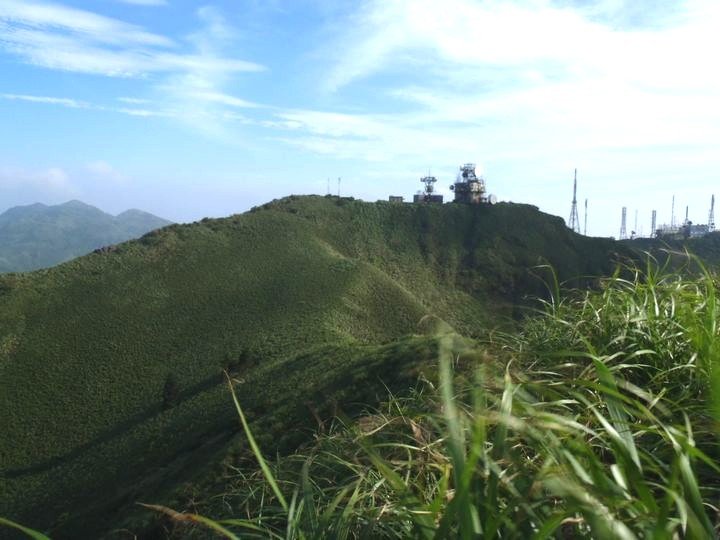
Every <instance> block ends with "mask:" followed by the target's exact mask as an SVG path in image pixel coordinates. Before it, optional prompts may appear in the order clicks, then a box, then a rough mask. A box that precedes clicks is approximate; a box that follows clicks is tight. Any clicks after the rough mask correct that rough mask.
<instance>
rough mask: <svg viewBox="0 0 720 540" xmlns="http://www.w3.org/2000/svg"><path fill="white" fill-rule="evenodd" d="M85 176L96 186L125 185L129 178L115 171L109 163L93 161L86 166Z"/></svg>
mask: <svg viewBox="0 0 720 540" xmlns="http://www.w3.org/2000/svg"><path fill="white" fill-rule="evenodd" d="M84 172H85V174H86V175H87V177H88V179H89V180H90V181H91V182H93V183H95V184H103V185H106V184H108V183H109V184H125V183H126V182H127V181H128V178H127V176H125V175H124V174H123V173H121V172H120V171H118V170H117V169H115V168H114V167H113V166H112V165H110V164H109V163H108V162H107V161H102V160H99V161H93V162H90V163H88V164H86V165H85V171H84Z"/></svg>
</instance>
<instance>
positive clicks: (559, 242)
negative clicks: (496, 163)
mask: <svg viewBox="0 0 720 540" xmlns="http://www.w3.org/2000/svg"><path fill="white" fill-rule="evenodd" d="M628 256H631V252H630V251H629V250H627V249H626V248H623V247H622V246H618V245H617V244H616V243H615V242H612V241H610V240H605V239H593V238H585V237H581V236H579V235H576V234H573V233H572V232H570V231H569V230H568V229H567V228H566V227H565V225H564V223H563V222H562V220H561V219H559V218H555V217H551V216H548V215H545V214H542V213H540V212H538V211H537V209H536V208H534V207H530V206H524V205H512V204H499V205H496V206H492V207H490V206H483V207H468V206H458V205H443V206H415V205H393V204H387V203H374V204H372V203H363V202H359V201H353V200H349V199H340V198H337V197H289V198H286V199H282V200H280V201H274V202H273V203H269V204H267V205H265V206H263V207H261V208H256V209H253V211H250V212H248V213H246V214H243V215H236V216H232V217H230V218H226V219H219V220H203V221H202V222H199V223H195V224H190V225H173V226H169V227H166V228H164V229H161V230H158V231H154V232H152V233H149V234H147V235H145V236H144V237H142V238H141V239H139V240H137V241H131V242H127V243H124V244H121V245H119V246H117V248H116V249H114V250H113V251H104V252H99V253H93V254H90V255H88V256H86V257H81V258H79V259H76V260H73V261H70V262H68V263H66V264H63V265H61V266H58V267H56V268H52V269H49V270H42V271H38V272H34V273H31V274H9V275H5V276H0V332H1V334H0V426H2V432H3V434H4V436H3V437H2V438H1V439H0V456H2V458H3V459H2V461H0V464H1V465H0V466H1V467H2V469H0V480H1V481H2V483H3V490H1V491H0V508H3V509H4V511H6V512H7V514H6V515H7V517H10V518H12V519H16V520H18V521H23V522H25V523H27V524H29V525H33V526H35V527H37V528H41V529H44V530H50V531H52V532H53V533H54V537H58V538H65V537H67V538H71V537H72V538H79V537H88V538H91V537H98V536H99V535H100V534H101V532H102V531H103V530H104V529H103V527H106V526H107V524H108V523H117V522H118V520H119V519H122V518H123V515H124V513H125V512H126V509H127V508H132V507H133V504H134V502H135V501H138V500H143V501H152V502H162V501H161V500H158V499H162V497H163V496H164V495H163V494H165V493H168V492H169V491H172V489H173V486H178V485H181V484H182V483H183V482H185V481H188V479H189V478H190V477H192V475H193V474H197V470H196V469H197V468H198V467H199V465H198V464H199V463H207V462H210V461H213V460H218V459H220V458H221V457H222V455H224V452H225V451H226V449H227V448H229V446H228V444H229V442H230V441H231V439H232V438H233V437H234V435H235V433H236V430H237V419H236V416H235V413H234V411H233V408H232V404H231V401H230V399H229V394H228V392H227V390H226V386H225V385H224V384H223V378H222V371H223V370H229V371H230V372H231V373H232V374H233V376H234V377H235V378H236V379H237V380H238V381H239V382H238V384H239V387H238V388H239V392H240V400H241V402H242V404H243V407H245V408H246V409H247V410H248V411H250V412H251V415H252V417H253V418H255V419H257V420H258V422H260V423H261V424H262V425H263V426H265V428H264V431H263V432H264V433H265V434H266V438H265V445H266V446H268V447H269V449H270V451H273V450H277V449H279V448H283V447H286V448H291V447H292V444H293V441H294V440H295V438H296V430H297V429H298V428H299V427H302V426H303V425H306V424H307V423H308V422H310V423H312V422H314V421H315V418H316V417H317V415H318V414H321V413H320V412H319V411H323V410H325V411H326V412H331V410H332V409H334V408H336V407H338V406H340V407H347V406H349V404H350V403H352V402H357V401H361V400H363V401H366V402H367V401H368V399H367V398H366V395H373V393H374V392H375V391H376V390H378V391H381V393H382V392H384V391H385V390H384V387H383V384H387V385H389V386H390V387H393V385H394V384H395V383H398V382H399V381H407V380H408V377H411V376H412V374H413V373H416V371H417V369H418V368H419V367H420V366H421V365H422V364H423V363H424V362H426V361H427V360H429V359H430V358H431V357H432V350H433V347H434V345H433V339H432V338H431V337H428V338H408V337H404V336H408V335H410V334H417V333H422V332H424V331H425V332H432V330H433V325H430V326H428V324H427V321H428V320H432V321H435V323H434V324H435V325H438V324H441V325H449V326H451V327H453V328H454V329H455V330H456V331H458V332H460V333H461V334H464V335H467V336H480V335H483V333H485V332H487V331H488V330H489V329H490V328H491V327H493V326H495V325H497V324H508V322H507V320H509V319H510V316H512V315H517V314H518V313H517V310H516V309H515V308H514V306H516V304H517V302H518V301H520V300H521V299H522V298H523V297H524V296H525V295H526V294H537V293H542V292H543V285H542V283H541V282H540V281H539V280H537V279H536V278H534V277H533V275H532V274H533V270H532V267H533V266H535V265H537V264H539V263H543V262H547V263H549V264H551V265H553V266H554V267H555V268H556V269H557V271H558V274H559V276H560V278H561V279H570V280H573V282H576V283H580V282H582V281H584V278H583V276H593V275H599V274H607V273H609V272H611V271H612V270H613V268H614V262H613V261H614V260H615V259H616V258H618V257H628ZM428 315H430V316H432V317H430V318H428V317H427V316H428ZM370 401H372V400H370ZM212 456H214V457H212ZM201 458H202V459H201ZM191 465H192V466H191ZM168 490H169V491H168ZM5 509H7V510H5ZM81 523H82V531H83V533H82V534H79V533H78V527H79V526H80V524H81Z"/></svg>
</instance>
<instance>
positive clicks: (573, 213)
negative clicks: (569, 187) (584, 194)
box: [568, 169, 580, 233]
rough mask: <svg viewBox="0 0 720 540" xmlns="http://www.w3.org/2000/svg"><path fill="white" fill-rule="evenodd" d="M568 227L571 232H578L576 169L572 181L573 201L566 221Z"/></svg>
mask: <svg viewBox="0 0 720 540" xmlns="http://www.w3.org/2000/svg"><path fill="white" fill-rule="evenodd" d="M568 227H570V229H571V230H572V231H573V232H576V233H579V232H580V219H579V218H578V211H577V169H575V180H574V181H573V199H572V207H571V208H570V220H569V221H568Z"/></svg>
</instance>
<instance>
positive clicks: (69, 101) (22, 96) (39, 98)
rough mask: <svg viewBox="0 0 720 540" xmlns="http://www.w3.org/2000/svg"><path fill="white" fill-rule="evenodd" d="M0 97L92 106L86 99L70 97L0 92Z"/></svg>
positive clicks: (62, 104) (83, 106)
mask: <svg viewBox="0 0 720 540" xmlns="http://www.w3.org/2000/svg"><path fill="white" fill-rule="evenodd" d="M0 97H2V98H3V99H8V100H12V101H29V102H31V103H47V104H49V105H61V106H63V107H70V108H71V109H88V108H91V107H92V105H90V104H89V103H87V102H86V101H80V100H77V99H70V98H58V97H49V96H30V95H25V94H0Z"/></svg>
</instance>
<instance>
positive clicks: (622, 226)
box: [620, 206, 627, 240]
mask: <svg viewBox="0 0 720 540" xmlns="http://www.w3.org/2000/svg"><path fill="white" fill-rule="evenodd" d="M625 239H627V207H625V206H623V207H622V221H621V222H620V240H625Z"/></svg>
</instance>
